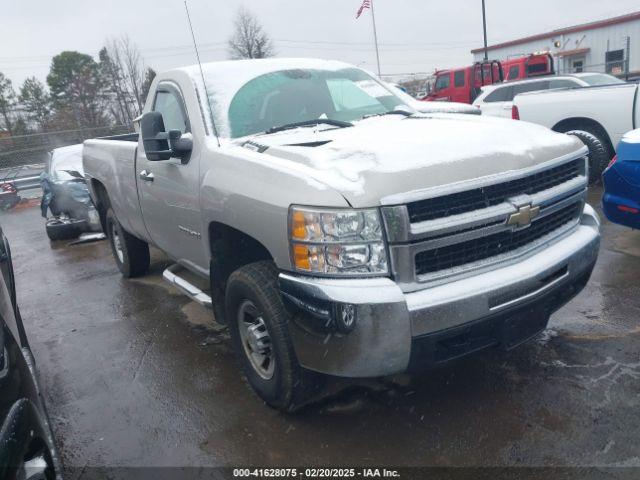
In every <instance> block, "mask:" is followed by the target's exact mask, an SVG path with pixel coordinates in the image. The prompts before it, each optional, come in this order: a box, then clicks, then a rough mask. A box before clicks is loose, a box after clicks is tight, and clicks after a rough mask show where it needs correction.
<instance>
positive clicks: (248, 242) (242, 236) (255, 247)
mask: <svg viewBox="0 0 640 480" xmlns="http://www.w3.org/2000/svg"><path fill="white" fill-rule="evenodd" d="M209 246H210V249H211V280H212V288H213V287H214V286H217V287H218V288H221V289H222V290H223V291H224V286H225V285H226V283H227V280H228V278H229V276H230V275H231V274H232V273H233V272H234V271H235V270H237V269H238V268H240V267H242V266H244V265H248V264H249V263H253V262H257V261H260V260H273V257H272V256H271V254H270V253H269V250H267V248H266V247H265V246H264V245H263V244H262V243H260V242H259V241H258V240H256V239H255V238H253V237H252V236H250V235H247V234H246V233H244V232H241V231H240V230H237V229H235V228H233V227H230V226H228V225H225V224H223V223H218V222H213V223H211V224H210V225H209ZM214 282H215V285H214Z"/></svg>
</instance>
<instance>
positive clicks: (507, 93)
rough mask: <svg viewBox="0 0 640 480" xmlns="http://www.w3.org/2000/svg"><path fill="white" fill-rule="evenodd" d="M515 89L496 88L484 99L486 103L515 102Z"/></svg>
mask: <svg viewBox="0 0 640 480" xmlns="http://www.w3.org/2000/svg"><path fill="white" fill-rule="evenodd" d="M512 91H513V87H502V88H496V89H495V90H494V91H493V92H491V93H490V94H489V95H487V98H485V99H484V101H485V103H493V102H510V101H511V100H513V94H512V93H511V92H512Z"/></svg>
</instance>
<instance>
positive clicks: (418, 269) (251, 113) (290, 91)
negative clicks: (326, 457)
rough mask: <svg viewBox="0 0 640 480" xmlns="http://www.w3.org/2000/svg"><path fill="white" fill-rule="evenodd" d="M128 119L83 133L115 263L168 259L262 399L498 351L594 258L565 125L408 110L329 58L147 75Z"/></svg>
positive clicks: (132, 267) (593, 223)
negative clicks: (123, 131) (326, 377)
mask: <svg viewBox="0 0 640 480" xmlns="http://www.w3.org/2000/svg"><path fill="white" fill-rule="evenodd" d="M139 124H140V129H139V130H140V134H139V135H137V134H133V135H128V136H123V137H113V138H103V139H95V140H88V141H86V142H85V148H84V171H85V175H86V180H87V182H88V185H89V188H90V191H91V194H92V197H93V198H94V200H95V203H96V206H97V208H98V210H99V212H100V215H101V218H102V222H103V224H104V230H105V232H107V233H108V236H109V240H110V242H111V246H112V250H113V254H114V258H115V261H116V264H117V265H118V267H119V269H120V270H121V272H122V273H123V275H124V276H125V277H132V276H136V275H142V274H144V273H145V272H146V270H147V268H148V267H149V245H154V246H156V247H158V248H160V249H161V250H163V251H164V252H165V253H166V254H167V255H168V256H169V257H171V258H172V259H173V260H175V262H176V264H175V265H173V266H171V267H169V268H168V269H167V270H166V271H165V274H164V276H165V278H166V279H167V280H169V281H170V282H171V283H172V284H173V285H175V286H176V287H178V288H179V289H181V290H182V291H183V292H185V293H186V294H188V295H189V296H190V297H191V298H193V299H194V300H196V301H198V302H200V303H202V304H204V305H208V306H212V307H213V310H214V315H215V318H216V320H217V321H218V322H223V323H226V325H227V326H228V328H229V331H230V334H231V338H232V340H233V344H234V347H235V349H236V352H237V354H238V356H239V358H240V359H241V362H242V364H243V367H244V371H245V374H246V376H247V379H248V381H249V383H250V385H251V386H252V387H253V389H254V390H255V391H256V392H257V393H258V394H259V395H260V396H261V397H262V398H263V399H264V400H265V401H266V402H267V403H268V404H269V405H271V406H273V407H275V408H279V409H282V410H287V411H288V410H292V409H295V408H296V407H298V406H300V405H301V404H303V403H304V402H305V401H306V400H307V399H308V398H309V397H308V396H309V395H310V393H312V392H313V391H314V390H315V388H316V387H317V386H318V385H320V384H321V382H320V380H321V379H322V375H321V374H330V375H337V376H343V377H374V376H383V375H389V374H394V373H398V372H403V371H406V370H408V369H414V368H423V367H428V366H436V365H441V364H444V363H446V362H448V361H452V360H455V359H458V358H461V357H463V356H465V355H468V354H471V353H474V352H477V351H479V350H482V349H484V348H488V347H498V346H499V347H501V348H504V349H511V348H514V347H515V346H517V345H519V344H521V343H522V342H524V341H526V340H527V339H529V338H531V337H533V336H534V335H536V334H537V333H539V332H540V331H541V330H543V329H544V328H545V326H546V325H547V322H548V319H549V316H550V315H551V313H552V312H554V311H555V310H556V309H558V308H559V307H560V306H561V305H563V304H564V303H566V302H567V301H568V300H569V299H570V298H571V297H572V296H573V295H575V294H576V293H578V292H579V291H580V290H581V289H582V287H583V286H584V285H585V283H586V282H587V280H588V279H589V276H590V274H591V271H592V269H593V266H594V263H595V261H596V258H597V254H598V247H599V240H600V235H599V221H598V218H597V216H596V214H595V213H594V211H593V209H592V208H591V207H590V206H589V205H587V204H586V202H585V201H586V192H587V178H586V153H587V149H586V147H585V146H584V145H583V144H582V143H581V142H580V141H579V140H577V139H576V138H574V137H569V136H567V135H560V134H557V133H554V132H551V131H549V130H548V129H546V128H543V127H540V126H537V125H531V124H526V123H519V122H513V121H511V120H504V119H495V118H487V119H485V118H482V117H480V116H477V115H458V114H447V113H443V114H435V113H434V114H418V113H417V112H413V111H412V110H411V108H410V107H409V106H407V105H406V104H404V103H403V101H402V100H401V99H400V98H398V97H397V96H395V95H394V94H393V92H392V91H391V90H390V89H388V88H387V87H386V86H385V85H384V84H382V83H381V82H379V81H378V80H377V79H376V78H374V77H372V76H371V75H369V74H367V73H366V72H365V71H363V70H360V69H358V68H355V67H353V66H350V65H347V64H344V63H340V62H329V61H321V60H304V59H298V60H292V59H288V60H287V59H269V60H253V61H235V62H220V63H210V64H205V65H203V66H202V75H201V72H200V70H199V68H198V67H197V66H193V67H186V68H180V69H176V70H172V71H169V72H166V73H161V74H159V75H158V76H157V77H156V79H155V80H154V83H153V85H152V87H151V90H150V93H149V97H148V100H147V103H146V105H145V107H144V114H143V116H142V117H141V120H140V121H139ZM184 269H186V270H184ZM191 277H199V278H200V279H201V280H198V278H191ZM199 281H204V283H205V284H206V285H205V286H202V285H199V284H198V282H199Z"/></svg>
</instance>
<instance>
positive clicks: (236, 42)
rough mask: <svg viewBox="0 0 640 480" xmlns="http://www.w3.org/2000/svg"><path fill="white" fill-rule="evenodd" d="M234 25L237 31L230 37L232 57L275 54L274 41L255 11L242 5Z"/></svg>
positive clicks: (256, 56)
mask: <svg viewBox="0 0 640 480" xmlns="http://www.w3.org/2000/svg"><path fill="white" fill-rule="evenodd" d="M234 25H235V31H234V33H233V36H232V37H231V38H230V39H229V56H230V57H231V58H232V59H234V60H238V59H242V58H265V57H272V56H273V55H274V49H273V42H272V41H271V38H270V37H269V35H268V34H267V33H266V32H265V31H264V29H263V28H262V25H261V24H260V22H259V21H258V19H257V17H256V16H255V15H254V14H253V13H251V12H250V11H248V10H247V9H245V8H244V7H240V9H239V10H238V13H237V14H236V19H235V21H234Z"/></svg>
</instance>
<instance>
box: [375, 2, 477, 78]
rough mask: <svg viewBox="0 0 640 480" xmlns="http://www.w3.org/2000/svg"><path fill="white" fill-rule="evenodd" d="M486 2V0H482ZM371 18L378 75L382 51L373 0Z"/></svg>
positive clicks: (379, 73)
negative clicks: (379, 46)
mask: <svg viewBox="0 0 640 480" xmlns="http://www.w3.org/2000/svg"><path fill="white" fill-rule="evenodd" d="M482 2H483V3H484V0H482ZM371 18H372V20H373V40H374V42H375V44H376V61H377V62H378V77H380V75H381V71H380V51H379V50H378V31H377V30H376V14H375V12H374V11H373V0H371Z"/></svg>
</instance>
